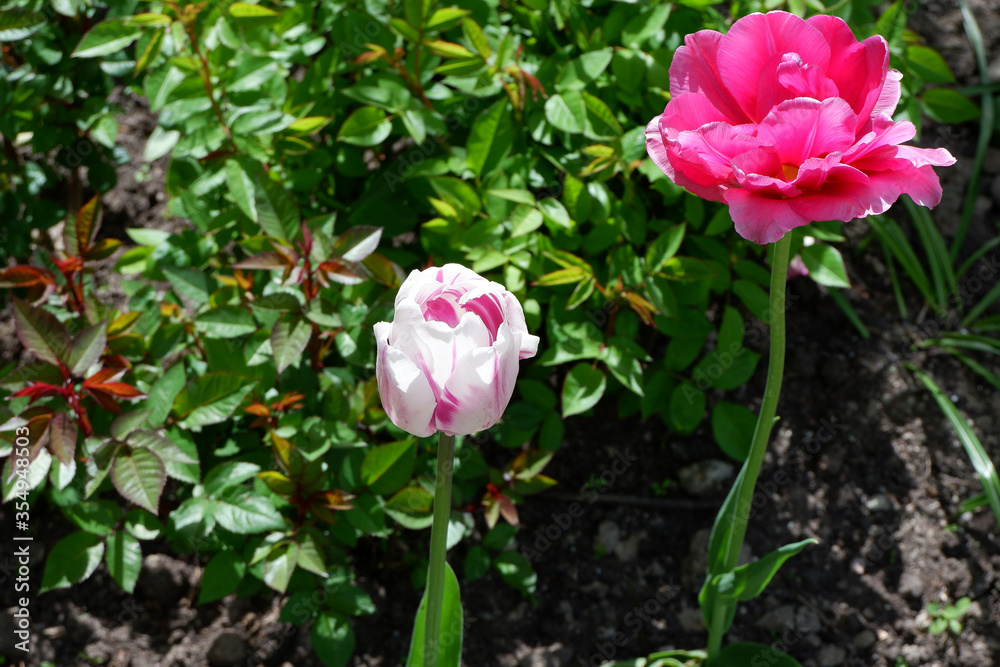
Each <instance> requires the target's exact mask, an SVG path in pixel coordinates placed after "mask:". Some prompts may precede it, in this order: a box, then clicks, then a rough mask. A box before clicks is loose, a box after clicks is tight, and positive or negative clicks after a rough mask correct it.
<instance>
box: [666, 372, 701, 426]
mask: <svg viewBox="0 0 1000 667" xmlns="http://www.w3.org/2000/svg"><path fill="white" fill-rule="evenodd" d="M705 403H706V398H705V392H704V391H701V390H700V389H698V388H697V387H695V386H694V385H693V384H691V383H690V382H681V383H680V384H678V385H677V386H676V387H674V390H673V391H672V392H671V393H670V414H669V417H670V425H671V426H672V427H673V429H674V430H675V431H677V432H678V433H682V434H687V433H691V432H693V431H694V430H695V429H696V428H698V424H700V423H701V419H702V417H704V416H705Z"/></svg>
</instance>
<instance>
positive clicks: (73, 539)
mask: <svg viewBox="0 0 1000 667" xmlns="http://www.w3.org/2000/svg"><path fill="white" fill-rule="evenodd" d="M102 556H104V541H103V540H102V539H101V538H100V537H99V536H97V535H91V534H90V533H85V532H83V531H79V532H76V533H71V534H69V535H67V536H66V537H64V538H63V539H61V540H59V542H57V543H56V545H55V546H54V547H52V551H50V552H49V555H48V558H46V559H45V572H44V573H43V574H42V586H41V588H40V589H39V592H40V593H44V592H45V591H50V590H53V589H56V588H69V587H70V586H72V585H73V584H76V583H79V582H81V581H83V580H84V579H87V578H88V577H89V576H90V575H92V574H93V573H94V570H96V569H97V566H98V565H100V564H101V557H102Z"/></svg>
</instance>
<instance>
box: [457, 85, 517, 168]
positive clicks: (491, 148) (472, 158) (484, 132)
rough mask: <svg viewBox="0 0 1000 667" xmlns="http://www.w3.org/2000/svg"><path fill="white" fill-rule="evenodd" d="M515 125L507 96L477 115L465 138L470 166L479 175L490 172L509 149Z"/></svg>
mask: <svg viewBox="0 0 1000 667" xmlns="http://www.w3.org/2000/svg"><path fill="white" fill-rule="evenodd" d="M513 143H514V127H513V125H512V124H511V122H510V108H509V104H508V101H507V98H506V97H504V98H501V99H500V100H499V101H498V102H496V103H495V104H493V105H492V106H490V107H489V108H488V109H486V110H485V111H483V112H482V113H481V114H479V116H477V117H476V120H475V122H473V124H472V129H471V130H470V131H469V139H468V141H467V142H466V153H467V155H468V161H469V168H470V169H471V170H472V172H473V173H474V174H475V175H476V177H477V178H480V177H482V176H483V174H490V173H492V172H493V170H494V169H496V168H497V166H498V165H499V164H500V162H501V161H502V160H503V159H504V158H505V157H506V156H507V153H509V152H510V149H511V146H512V145H513Z"/></svg>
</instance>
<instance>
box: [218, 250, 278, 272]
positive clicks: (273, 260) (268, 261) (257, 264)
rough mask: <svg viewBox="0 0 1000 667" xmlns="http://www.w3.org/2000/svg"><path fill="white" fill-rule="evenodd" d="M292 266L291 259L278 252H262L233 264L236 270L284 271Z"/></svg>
mask: <svg viewBox="0 0 1000 667" xmlns="http://www.w3.org/2000/svg"><path fill="white" fill-rule="evenodd" d="M289 266H292V262H291V258H290V257H288V256H287V255H282V254H281V253H278V252H262V253H260V254H257V255H254V256H253V257H247V258H246V259H244V260H242V261H239V262H236V263H235V264H233V268H235V269H260V270H264V271H267V270H270V269H284V268H286V267H289Z"/></svg>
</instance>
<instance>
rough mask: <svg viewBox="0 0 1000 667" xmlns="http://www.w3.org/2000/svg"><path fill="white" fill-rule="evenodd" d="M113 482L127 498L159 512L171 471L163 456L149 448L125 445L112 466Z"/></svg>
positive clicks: (154, 512) (154, 511)
mask: <svg viewBox="0 0 1000 667" xmlns="http://www.w3.org/2000/svg"><path fill="white" fill-rule="evenodd" d="M111 481H112V482H114V484H115V488H116V489H118V493H120V494H122V496H123V497H124V498H125V499H126V500H130V501H132V502H133V503H135V504H136V505H138V506H139V507H142V508H145V509H147V510H149V511H150V512H152V513H153V514H156V512H157V508H158V507H159V505H160V494H161V493H163V486H164V485H165V484H166V483H167V471H166V468H165V467H164V465H163V461H161V460H160V457H159V456H157V455H156V454H154V453H153V452H151V451H149V450H148V449H132V450H129V449H128V448H122V449H121V450H120V451H119V452H118V455H117V456H116V457H115V462H114V464H113V465H112V467H111Z"/></svg>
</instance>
